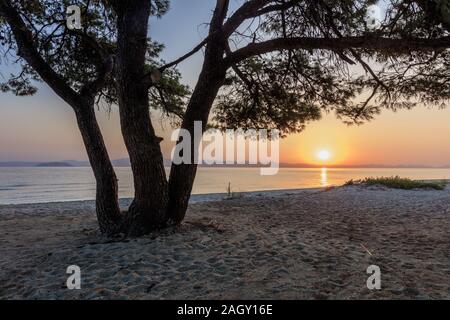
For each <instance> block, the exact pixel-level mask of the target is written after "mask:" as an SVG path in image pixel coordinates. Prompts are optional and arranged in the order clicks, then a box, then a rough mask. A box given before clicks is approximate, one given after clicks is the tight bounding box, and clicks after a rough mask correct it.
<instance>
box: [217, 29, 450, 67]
mask: <svg viewBox="0 0 450 320" xmlns="http://www.w3.org/2000/svg"><path fill="white" fill-rule="evenodd" d="M449 47H450V37H442V38H437V39H417V38H414V39H390V38H383V37H378V36H370V35H368V36H360V37H343V38H310V37H296V38H287V39H286V38H278V39H273V40H268V41H264V42H260V43H250V44H248V45H247V46H245V47H243V48H241V49H238V50H236V51H234V52H233V53H231V54H230V55H229V56H228V57H227V58H225V63H226V64H227V65H228V66H231V65H233V64H235V63H238V62H240V61H243V60H245V59H247V58H249V57H252V56H255V55H259V54H265V53H269V52H274V51H282V50H295V49H305V50H332V51H336V50H348V49H366V50H378V51H381V52H385V53H393V54H396V53H410V52H412V51H436V50H444V49H448V48H449Z"/></svg>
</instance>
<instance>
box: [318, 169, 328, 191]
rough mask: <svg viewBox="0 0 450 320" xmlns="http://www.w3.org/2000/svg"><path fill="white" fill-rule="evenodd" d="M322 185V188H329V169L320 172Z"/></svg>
mask: <svg viewBox="0 0 450 320" xmlns="http://www.w3.org/2000/svg"><path fill="white" fill-rule="evenodd" d="M320 185H321V186H322V187H326V186H328V169H327V168H322V170H321V172H320Z"/></svg>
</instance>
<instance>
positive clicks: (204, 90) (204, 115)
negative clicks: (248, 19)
mask: <svg viewBox="0 0 450 320" xmlns="http://www.w3.org/2000/svg"><path fill="white" fill-rule="evenodd" d="M209 47H212V48H213V49H208V48H207V52H206V55H205V63H204V65H203V68H202V72H201V73H200V76H199V80H198V82H197V85H196V87H195V89H194V92H193V94H192V97H191V100H190V102H189V105H188V107H187V110H186V113H185V116H184V118H183V124H182V128H183V129H186V130H188V131H189V133H190V134H191V137H192V141H191V150H192V157H194V154H195V153H196V152H197V150H195V149H194V141H193V138H194V122H195V121H201V122H202V131H203V132H204V131H205V128H206V124H207V123H208V117H209V113H210V111H211V108H212V105H213V103H214V100H215V98H216V96H217V94H218V92H219V89H220V88H221V87H222V85H223V83H224V81H225V76H226V69H225V68H223V63H221V62H222V55H223V50H221V49H220V48H221V47H222V46H221V45H217V44H216V45H215V44H212V45H209ZM196 173H197V164H194V163H193V159H191V164H180V165H175V164H172V168H171V171H170V179H169V206H168V215H169V221H170V223H171V224H179V223H181V222H182V221H183V219H184V217H185V215H186V210H187V207H188V204H189V198H190V196H191V192H192V187H193V185H194V180H195V175H196Z"/></svg>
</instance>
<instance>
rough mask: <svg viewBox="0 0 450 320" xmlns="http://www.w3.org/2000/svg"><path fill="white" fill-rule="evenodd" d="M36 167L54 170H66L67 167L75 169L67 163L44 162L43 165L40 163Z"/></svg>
mask: <svg viewBox="0 0 450 320" xmlns="http://www.w3.org/2000/svg"><path fill="white" fill-rule="evenodd" d="M36 167H52V168H55V167H63V168H65V167H73V166H72V165H71V164H70V163H67V162H59V161H58V162H43V163H38V164H37V165H36Z"/></svg>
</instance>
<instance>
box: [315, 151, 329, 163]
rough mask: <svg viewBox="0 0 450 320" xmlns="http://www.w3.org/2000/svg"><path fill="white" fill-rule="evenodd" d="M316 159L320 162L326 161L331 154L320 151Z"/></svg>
mask: <svg viewBox="0 0 450 320" xmlns="http://www.w3.org/2000/svg"><path fill="white" fill-rule="evenodd" d="M317 158H318V159H319V160H321V161H327V160H329V159H330V158H331V153H330V151H328V150H320V151H319V152H317Z"/></svg>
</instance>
